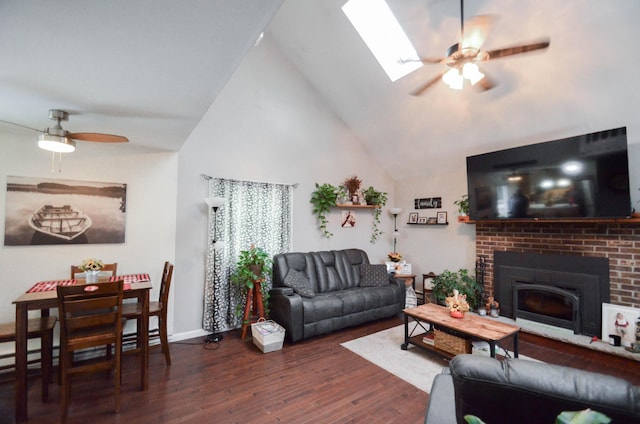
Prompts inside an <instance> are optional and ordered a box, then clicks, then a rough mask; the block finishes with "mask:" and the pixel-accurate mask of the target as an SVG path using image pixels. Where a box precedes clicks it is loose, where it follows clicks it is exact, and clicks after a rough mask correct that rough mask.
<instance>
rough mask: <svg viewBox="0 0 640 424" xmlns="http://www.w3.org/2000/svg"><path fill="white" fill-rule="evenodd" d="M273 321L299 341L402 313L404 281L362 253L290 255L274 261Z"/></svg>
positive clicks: (337, 251)
mask: <svg viewBox="0 0 640 424" xmlns="http://www.w3.org/2000/svg"><path fill="white" fill-rule="evenodd" d="M272 283H273V284H272V286H273V288H272V289H271V290H270V292H269V294H270V299H269V305H270V317H271V318H272V319H273V320H275V321H276V322H277V323H279V324H280V325H282V326H283V327H284V328H285V330H286V332H285V335H286V338H287V340H289V341H292V342H295V341H298V340H302V339H306V338H309V337H313V336H317V335H320V334H326V333H330V332H333V331H336V330H340V329H342V328H346V327H351V326H355V325H359V324H362V323H365V322H369V321H373V320H377V319H381V318H387V317H391V316H394V315H396V314H399V313H400V312H402V310H403V309H404V303H405V295H406V288H405V284H404V281H402V280H399V279H395V278H393V277H391V276H390V275H389V274H388V273H387V271H386V266H385V265H384V264H379V265H373V264H370V263H369V258H368V256H367V254H366V253H365V252H364V251H363V250H360V249H345V250H331V251H323V252H304V253H303V252H290V253H282V254H278V255H276V256H274V258H273V278H272Z"/></svg>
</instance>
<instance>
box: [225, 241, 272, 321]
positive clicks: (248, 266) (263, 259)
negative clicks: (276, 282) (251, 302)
mask: <svg viewBox="0 0 640 424" xmlns="http://www.w3.org/2000/svg"><path fill="white" fill-rule="evenodd" d="M271 264H272V261H271V257H270V256H269V254H268V253H267V252H265V251H264V249H262V248H261V247H255V246H254V245H251V247H250V248H249V249H248V250H241V251H240V256H239V257H238V261H237V262H236V269H235V271H234V272H233V274H231V277H230V279H231V282H232V283H234V284H237V285H238V286H239V287H240V288H241V291H242V294H243V295H245V294H246V293H247V290H248V289H253V288H255V283H256V281H266V279H267V277H269V276H271V269H272V268H271ZM260 292H261V293H262V303H263V306H264V310H265V315H268V310H269V289H268V287H267V285H266V284H260ZM243 310H244V305H238V306H237V307H236V314H237V315H238V316H242V312H243Z"/></svg>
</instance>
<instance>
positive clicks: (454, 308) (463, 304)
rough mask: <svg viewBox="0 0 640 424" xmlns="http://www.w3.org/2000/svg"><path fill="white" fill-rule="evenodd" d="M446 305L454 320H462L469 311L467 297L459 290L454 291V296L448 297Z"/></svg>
mask: <svg viewBox="0 0 640 424" xmlns="http://www.w3.org/2000/svg"><path fill="white" fill-rule="evenodd" d="M445 303H446V304H447V307H448V308H449V312H450V314H451V316H452V317H454V318H462V317H464V313H465V312H468V311H469V304H468V303H467V295H466V294H460V292H459V291H458V290H453V296H449V297H447V298H446V299H445Z"/></svg>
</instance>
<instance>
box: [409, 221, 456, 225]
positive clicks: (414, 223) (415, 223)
mask: <svg viewBox="0 0 640 424" xmlns="http://www.w3.org/2000/svg"><path fill="white" fill-rule="evenodd" d="M407 225H421V226H427V225H428V226H435V225H439V226H444V225H449V223H448V222H445V223H444V224H438V223H433V224H427V223H424V224H418V223H417V222H407Z"/></svg>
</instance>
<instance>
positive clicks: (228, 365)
mask: <svg viewBox="0 0 640 424" xmlns="http://www.w3.org/2000/svg"><path fill="white" fill-rule="evenodd" d="M401 323H402V320H401V319H400V318H399V317H398V318H392V319H388V320H383V321H378V322H375V323H372V324H368V325H364V326H360V327H356V328H352V329H348V330H345V331H340V332H337V333H334V334H330V335H327V336H322V337H316V338H313V339H311V340H307V341H303V342H299V343H295V344H287V343H285V346H284V349H283V350H281V351H277V352H271V353H268V354H263V353H261V352H260V351H259V350H258V349H257V348H256V347H255V346H254V345H253V344H252V342H251V339H250V338H247V340H245V341H242V340H240V334H239V331H232V332H229V333H226V334H225V337H224V340H223V341H222V342H221V343H220V344H217V345H216V344H209V345H205V344H204V343H202V338H198V339H194V340H189V341H186V342H183V343H172V344H171V356H172V360H173V365H172V366H170V367H167V366H166V365H165V363H164V360H163V357H162V353H161V350H160V348H159V346H155V347H153V348H152V349H151V355H150V361H149V362H150V367H149V368H150V369H149V373H150V377H149V390H148V391H145V392H141V391H139V390H138V387H137V382H138V374H137V372H136V371H137V367H136V365H137V364H136V363H135V360H136V358H135V357H134V356H132V355H125V359H124V363H123V398H122V412H121V413H120V414H118V415H116V414H114V413H113V395H112V393H113V390H112V388H111V377H110V376H109V375H107V374H98V375H96V376H90V377H79V378H77V379H76V380H75V382H74V384H73V386H72V392H71V403H70V406H69V417H70V420H69V422H71V423H91V424H99V423H142V422H144V423H150V422H163V423H200V422H215V423H305V422H313V423H360V422H362V423H365V422H366V423H390V422H401V423H421V422H422V421H423V419H424V412H425V409H426V405H427V399H428V394H427V393H425V392H422V391H420V390H418V389H417V388H415V387H414V386H412V385H410V384H409V383H406V382H404V381H403V380H401V379H399V378H398V377H395V376H394V375H392V374H390V373H388V372H386V371H384V370H383V369H381V368H379V367H377V366H375V365H373V364H371V363H369V362H368V361H366V360H363V359H362V358H360V357H359V356H358V355H356V354H355V353H352V352H351V351H349V350H347V349H345V348H343V347H341V346H340V343H342V342H345V341H348V340H351V339H354V338H357V337H361V336H364V335H367V334H371V333H374V332H377V331H380V330H383V329H386V328H389V327H392V326H395V325H399V324H401ZM398 348H399V347H398ZM520 352H521V353H522V354H524V355H528V356H531V357H533V358H536V359H540V360H542V361H546V362H548V363H555V364H561V365H569V366H573V367H576V368H581V369H586V370H590V371H596V372H602V373H606V374H611V375H615V376H619V377H623V378H626V379H627V380H629V381H631V382H633V383H634V384H640V363H638V362H637V361H633V360H629V359H624V358H620V357H617V356H612V355H608V354H604V353H601V352H597V351H592V350H589V349H584V348H580V347H576V346H570V345H567V344H563V343H560V342H555V341H552V340H549V339H544V338H541V337H537V336H533V335H528V334H525V333H523V334H522V335H521V338H520ZM425 355H430V353H427V352H425ZM432 358H434V359H435V358H437V356H432ZM441 362H442V365H443V367H444V366H446V365H447V363H446V361H444V360H441ZM59 399H60V389H59V387H58V386H57V384H55V383H54V384H53V385H52V386H51V391H50V400H49V402H47V403H46V404H43V403H42V401H41V399H40V379H39V378H37V377H34V378H32V379H30V390H29V417H30V419H29V422H30V423H55V422H58V417H59ZM13 417H14V407H13V382H12V381H6V380H5V381H4V382H2V383H0V422H2V423H5V422H6V423H10V422H13Z"/></svg>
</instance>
